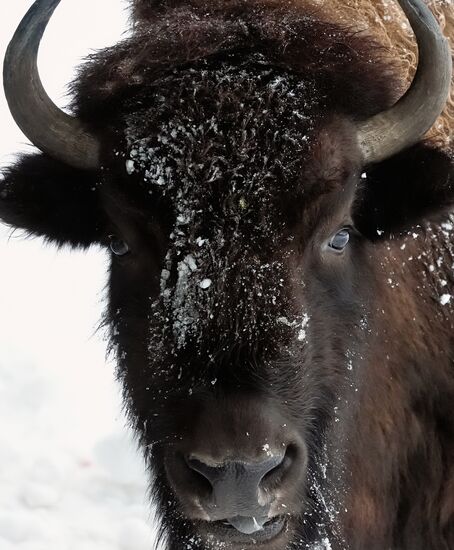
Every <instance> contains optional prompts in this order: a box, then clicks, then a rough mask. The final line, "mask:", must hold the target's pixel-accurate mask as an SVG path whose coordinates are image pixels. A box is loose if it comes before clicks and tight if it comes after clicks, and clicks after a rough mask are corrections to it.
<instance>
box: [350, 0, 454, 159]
mask: <svg viewBox="0 0 454 550" xmlns="http://www.w3.org/2000/svg"><path fill="white" fill-rule="evenodd" d="M399 4H400V6H401V8H402V9H403V11H404V12H405V15H406V16H407V18H408V21H409V22H410V25H411V27H412V29H413V32H414V33H415V36H416V40H417V43H418V50H419V61H418V68H417V71H416V75H415V77H414V79H413V82H412V84H411V86H410V88H409V89H408V91H407V92H406V94H405V95H404V96H403V97H402V98H401V99H400V100H399V101H398V102H397V103H396V104H395V105H394V106H393V107H391V108H390V109H389V110H387V111H384V112H382V113H378V114H377V115H375V116H373V117H371V118H370V119H368V120H366V121H365V122H362V123H359V124H358V125H357V127H358V139H359V144H360V148H361V150H362V152H363V158H364V162H365V164H371V163H374V162H378V161H380V160H384V159H386V158H388V157H390V156H391V155H394V154H395V153H398V152H399V151H401V150H402V149H405V148H406V147H409V146H411V145H414V144H415V143H417V142H418V141H419V140H420V139H421V138H422V137H423V136H424V134H425V133H426V132H427V131H428V130H430V128H431V127H432V126H433V124H434V122H435V120H436V119H437V117H438V116H439V115H440V113H441V112H442V111H443V108H444V106H445V104H446V101H447V99H448V96H449V91H450V88H451V74H452V59H451V50H450V48H449V44H448V41H447V40H446V39H445V38H444V36H443V34H442V32H441V29H440V27H439V26H438V23H437V21H436V20H435V17H434V16H433V15H432V12H431V11H430V10H429V8H428V7H427V6H426V5H425V4H424V2H423V0H399Z"/></svg>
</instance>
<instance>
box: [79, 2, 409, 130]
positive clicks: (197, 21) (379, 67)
mask: <svg viewBox="0 0 454 550" xmlns="http://www.w3.org/2000/svg"><path fill="white" fill-rule="evenodd" d="M296 4H297V3H295V4H293V3H289V2H275V1H267V0H248V1H243V0H231V1H229V2H227V1H222V2H221V1H216V0H213V1H212V2H206V1H204V2H202V1H193V2H183V3H181V2H170V1H169V2H153V1H146V2H145V1H137V2H136V3H135V5H134V6H135V7H134V14H135V15H134V16H135V22H136V24H135V26H134V27H133V32H132V35H131V37H130V38H128V39H127V40H125V41H124V42H122V43H120V44H118V45H116V46H114V47H113V48H109V49H106V50H104V51H102V52H100V53H98V54H95V55H94V56H92V58H91V60H90V62H89V63H88V64H86V65H85V66H84V68H83V69H82V72H81V74H80V77H79V78H78V80H77V82H76V84H75V85H74V87H73V88H74V92H75V96H76V97H75V102H74V107H75V110H76V111H77V112H78V114H79V115H80V116H81V117H82V118H86V119H87V121H89V122H90V123H91V124H93V121H94V120H95V121H96V123H99V124H100V125H101V127H104V126H105V124H106V123H112V122H113V121H114V120H115V119H114V118H113V117H114V116H115V113H117V112H118V111H119V110H121V109H122V108H123V105H124V101H125V100H127V99H129V98H131V97H134V96H135V95H136V94H138V93H141V92H143V91H144V90H145V89H146V88H147V87H148V86H150V85H152V84H153V82H155V81H156V79H159V78H161V77H162V75H163V74H164V73H167V72H168V71H171V70H174V69H176V68H181V67H184V66H188V65H190V64H196V63H199V62H200V61H201V60H203V59H216V58H217V57H220V58H222V57H224V56H226V55H229V54H233V53H235V54H237V55H238V56H241V55H250V54H251V53H257V54H261V55H263V56H264V58H265V59H266V60H267V61H268V62H269V63H270V64H274V65H275V66H276V67H283V68H286V69H289V70H291V71H293V72H294V73H295V74H299V75H302V76H303V77H304V78H305V79H306V80H307V79H310V78H312V79H313V80H314V81H315V82H316V87H317V89H318V93H319V96H320V97H321V98H323V99H324V102H323V103H322V104H321V107H323V108H324V109H331V110H334V111H336V112H339V113H343V114H347V115H352V116H354V117H356V118H364V117H367V116H370V115H371V114H374V113H376V112H378V111H380V110H382V109H384V108H386V107H387V106H388V105H390V104H391V103H392V102H393V101H394V100H395V98H396V93H397V94H398V93H399V86H398V85H397V86H396V83H395V81H394V79H393V78H392V73H393V68H392V66H390V64H389V61H388V62H387V63H385V62H381V60H380V59H381V50H380V48H379V47H378V45H377V44H376V43H374V42H373V41H371V40H367V39H365V37H364V36H362V35H361V36H360V35H358V34H357V33H354V32H351V31H349V30H346V29H343V28H341V27H339V26H336V25H334V24H332V23H328V22H326V21H324V20H323V16H321V15H320V14H318V13H316V12H313V11H312V12H310V13H307V12H302V11H301V7H299V8H298V6H297V5H296ZM153 92H154V89H152V90H150V93H153Z"/></svg>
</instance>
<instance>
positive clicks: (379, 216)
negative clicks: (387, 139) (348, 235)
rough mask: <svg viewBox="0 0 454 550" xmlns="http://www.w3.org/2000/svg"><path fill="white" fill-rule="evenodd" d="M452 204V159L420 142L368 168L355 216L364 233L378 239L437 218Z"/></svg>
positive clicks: (453, 186)
mask: <svg viewBox="0 0 454 550" xmlns="http://www.w3.org/2000/svg"><path fill="white" fill-rule="evenodd" d="M453 206H454V161H453V159H452V158H450V156H449V155H448V154H447V153H444V152H443V151H441V150H439V149H434V148H431V147H429V146H427V145H424V144H422V143H419V144H417V145H415V146H414V147H411V148H410V149H408V150H407V151H404V152H402V153H400V154H398V155H396V156H394V157H392V158H390V159H388V160H386V161H384V162H382V163H380V164H378V165H377V166H375V167H373V168H372V169H370V171H368V172H367V177H366V179H365V180H364V182H363V185H362V187H361V189H360V190H359V192H358V197H357V200H356V203H355V207H354V213H353V217H354V221H355V225H356V227H357V228H358V229H359V231H361V233H363V235H365V236H366V237H368V238H369V239H371V240H377V239H380V238H386V237H389V236H390V235H393V234H394V235H398V234H400V233H403V232H405V231H407V230H408V229H410V228H411V227H412V226H415V225H417V224H418V223H421V222H424V221H436V219H437V218H440V217H441V216H442V215H444V214H446V213H447V212H448V211H449V210H451V209H452V207H453Z"/></svg>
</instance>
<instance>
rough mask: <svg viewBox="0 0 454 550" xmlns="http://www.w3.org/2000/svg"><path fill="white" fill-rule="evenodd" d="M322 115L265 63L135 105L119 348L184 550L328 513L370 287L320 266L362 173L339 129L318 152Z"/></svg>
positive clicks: (305, 527) (175, 78)
mask: <svg viewBox="0 0 454 550" xmlns="http://www.w3.org/2000/svg"><path fill="white" fill-rule="evenodd" d="M319 100H320V98H317V94H316V90H315V89H314V88H313V85H312V83H311V82H305V81H302V80H301V79H300V78H299V79H296V78H294V77H293V76H292V75H291V74H287V73H285V72H283V71H279V70H276V69H273V68H270V67H269V66H267V65H266V64H264V63H263V62H262V59H261V58H260V56H254V57H253V59H249V60H247V61H243V62H241V63H239V64H237V65H233V64H232V63H231V62H226V63H225V64H221V65H219V63H218V64H217V65H216V67H215V68H212V67H209V64H208V63H207V62H204V64H203V66H202V67H198V68H197V69H194V68H189V69H187V70H179V71H178V72H177V73H173V72H172V73H171V74H169V76H168V77H166V78H163V79H162V80H161V81H159V82H158V83H157V85H156V94H155V96H154V99H153V100H151V101H150V100H149V101H148V103H147V104H145V105H144V106H143V109H142V110H141V111H137V98H136V99H135V105H136V107H135V109H136V110H135V111H134V113H132V114H131V115H128V116H127V117H126V119H125V121H124V126H125V135H126V150H127V153H126V154H125V153H124V151H116V152H115V161H114V166H115V171H114V173H112V172H109V173H108V174H107V177H108V180H109V182H110V183H109V184H108V185H105V188H104V190H103V193H104V200H105V203H106V204H107V209H108V216H109V218H110V219H112V220H114V223H113V224H112V233H113V234H115V235H116V237H117V238H118V239H121V240H122V241H124V242H125V243H127V247H124V248H122V250H125V251H128V250H129V252H127V253H125V254H121V255H119V256H118V257H116V256H114V257H113V259H112V267H111V284H110V304H109V314H108V321H109V323H110V325H111V327H112V345H113V347H114V348H115V350H116V352H117V355H118V362H119V370H118V373H119V377H120V379H121V380H122V383H123V388H124V394H125V398H126V403H127V407H128V412H129V414H130V418H131V421H132V423H133V425H134V426H135V428H136V431H137V434H138V436H139V439H140V443H141V446H142V448H143V449H144V452H145V456H146V458H147V461H148V463H149V465H150V468H151V470H152V471H153V472H154V474H155V481H154V484H153V491H154V494H155V496H156V498H157V500H158V501H159V510H160V511H161V513H162V515H163V519H164V525H165V527H166V529H167V530H171V531H172V533H173V535H172V540H178V541H179V544H180V546H179V547H178V548H179V549H180V548H181V547H183V546H181V545H183V544H185V545H186V546H184V547H185V548H191V549H194V550H195V549H203V548H211V547H217V546H218V545H219V544H221V545H222V544H223V545H224V546H225V547H226V548H230V547H231V548H239V547H242V546H244V544H249V543H254V542H255V543H256V544H259V545H261V546H262V547H263V548H266V549H269V550H272V549H276V550H277V549H278V548H279V549H282V548H284V546H285V545H286V544H287V542H290V541H295V540H299V541H306V542H307V541H310V540H311V533H312V530H313V528H314V526H315V525H317V531H318V533H320V531H321V528H320V525H322V524H324V520H325V519H326V518H327V515H329V514H333V513H334V512H333V509H334V506H335V505H334V504H333V503H332V502H331V501H330V503H329V504H328V501H329V498H328V496H327V495H326V494H325V493H324V492H323V487H324V484H325V480H326V477H327V476H328V474H327V471H329V470H330V467H329V466H328V464H327V458H326V457H327V453H328V446H327V445H326V441H325V434H326V430H327V427H328V425H329V423H330V422H331V420H332V418H333V417H334V415H335V414H342V412H340V409H341V408H342V407H341V406H339V405H336V403H337V399H338V396H339V395H340V394H341V393H342V392H343V391H344V389H345V388H347V390H345V391H353V390H351V388H350V389H348V388H349V387H350V386H351V385H350V386H349V384H346V383H345V382H346V380H349V379H350V378H351V377H352V376H353V374H354V373H353V371H352V369H351V368H350V367H349V365H350V366H351V365H352V364H353V363H354V361H355V360H356V358H357V356H358V353H357V347H358V346H359V341H358V342H357V343H355V341H353V342H352V341H351V340H350V341H349V343H348V346H347V345H346V344H345V342H346V341H347V339H346V335H347V334H348V335H349V336H351V335H352V334H353V332H354V330H355V327H357V326H359V324H360V320H361V316H362V315H363V313H364V312H363V311H362V307H359V306H356V305H355V304H356V300H355V299H354V295H353V288H355V292H358V291H360V288H361V285H360V273H359V272H353V271H352V270H351V269H350V268H349V267H348V265H347V266H346V267H345V268H341V266H340V262H341V260H339V259H338V258H336V259H330V260H329V262H328V263H326V261H325V260H324V259H323V258H322V255H323V254H326V251H325V248H326V244H325V243H326V242H328V241H329V239H330V237H331V236H332V234H335V233H336V231H337V230H338V229H339V226H341V225H342V223H344V220H345V218H346V217H347V216H348V215H349V208H350V204H351V201H352V198H353V195H354V190H355V183H354V182H355V179H354V176H355V172H354V169H353V168H352V166H353V167H354V166H355V164H354V162H352V161H351V159H349V158H347V160H345V159H344V152H343V149H342V147H343V145H342V144H343V141H344V140H345V141H346V142H347V145H348V146H345V149H346V150H347V151H349V150H350V149H349V148H350V143H349V142H348V138H346V137H345V134H346V132H345V129H344V128H343V126H342V124H341V125H340V126H339V134H340V135H339V136H338V137H337V138H333V140H334V141H335V140H336V139H337V140H338V142H339V148H338V151H337V153H336V154H335V155H333V154H331V151H330V148H331V147H332V144H331V143H328V144H326V147H328V151H326V152H325V151H323V152H322V153H320V150H322V149H323V147H324V145H323V140H324V139H326V136H325V134H324V133H323V131H322V130H320V129H319V128H317V125H318V122H317V120H316V117H315V116H314V115H313V110H314V109H315V108H316V106H317V102H318V101H319ZM334 124H337V123H336V122H335V123H334ZM347 133H348V132H347ZM314 136H318V137H314ZM320 136H321V137H320ZM323 136H325V137H323ZM327 153H329V154H327ZM308 158H314V159H315V160H314V162H315V168H314V166H311V168H310V170H308V169H307V167H306V164H307V159H308ZM326 159H327V160H326ZM318 165H320V166H319V167H317V166H318ZM113 175H114V176H115V181H116V183H115V185H113V184H112V178H113ZM106 181H107V179H106ZM353 246H354V245H353ZM349 259H350V252H348V253H347V254H346V256H345V257H344V259H343V260H342V261H344V262H347V264H348V262H349ZM336 407H337V408H336ZM341 458H342V457H341V456H338V457H337V458H336V460H338V461H339V460H341ZM336 468H337V467H336ZM336 468H334V469H336ZM336 472H337V470H336ZM337 473H338V472H337ZM337 473H336V475H337ZM321 495H322V497H323V498H320V496H321ZM336 498H337V497H336ZM334 500H335V499H334ZM328 523H329V521H326V524H328ZM301 544H303V542H301ZM175 548H176V547H175Z"/></svg>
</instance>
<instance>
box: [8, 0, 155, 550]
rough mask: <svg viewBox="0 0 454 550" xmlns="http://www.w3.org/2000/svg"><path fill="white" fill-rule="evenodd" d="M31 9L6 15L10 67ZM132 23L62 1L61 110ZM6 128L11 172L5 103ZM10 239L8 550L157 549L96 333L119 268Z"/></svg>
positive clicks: (56, 68) (105, 5) (13, 142)
mask: <svg viewBox="0 0 454 550" xmlns="http://www.w3.org/2000/svg"><path fill="white" fill-rule="evenodd" d="M31 3H32V2H31V0H14V2H9V3H8V11H7V13H2V18H1V20H0V55H1V57H3V52H4V48H5V46H6V41H7V38H8V37H9V36H10V35H11V33H12V31H13V29H14V26H15V24H16V23H17V22H18V20H19V18H20V17H21V15H22V14H24V13H25V11H26V9H27V8H28V7H29V6H30V5H31ZM3 11H5V10H3ZM106 12H107V13H109V17H108V18H105V17H103V14H104V13H106ZM87 13H89V14H90V17H87V15H86V14H87ZM82 20H83V21H84V23H83V25H82V23H78V22H80V21H82ZM100 21H103V22H104V24H103V25H100V24H99V22H100ZM124 25H125V16H124V13H122V4H121V3H120V2H113V1H112V0H95V1H94V2H92V1H90V0H78V1H77V2H76V3H74V2H70V1H69V0H62V4H61V6H60V7H59V8H58V10H57V12H56V15H55V20H53V21H52V23H51V26H50V28H49V32H48V33H47V34H46V40H45V42H44V44H43V48H42V52H41V56H40V60H41V62H40V63H41V65H40V66H41V70H42V73H43V80H44V82H45V85H46V87H47V88H48V89H49V90H50V93H51V95H52V96H53V98H54V100H55V101H57V102H58V103H59V104H60V105H62V104H64V101H63V102H62V99H61V97H62V86H63V84H64V83H65V82H66V81H68V80H69V79H70V78H71V75H72V70H73V69H72V67H73V65H74V64H75V63H76V62H77V59H78V58H79V57H80V56H81V55H84V54H85V53H87V52H88V51H89V49H90V48H92V47H93V48H98V47H102V46H104V45H108V44H110V43H112V42H115V41H116V40H117V38H118V37H119V36H120V34H121V32H122V30H123V29H124ZM81 28H83V37H82V36H80V35H81V31H80V29H81ZM63 39H64V42H65V47H64V48H62V47H61V43H62V40H63ZM0 120H1V128H2V131H1V134H0V166H2V165H5V164H6V163H7V161H8V160H9V159H10V158H11V157H10V156H8V153H11V152H14V151H18V150H19V149H22V150H23V149H24V148H27V147H26V146H24V143H26V139H25V138H24V137H23V136H22V135H21V134H20V132H19V130H18V129H17V128H16V127H15V126H14V124H13V122H12V120H11V118H10V117H9V115H8V112H7V109H6V104H5V101H4V99H3V97H1V98H0ZM10 233H11V232H10V231H9V230H8V229H7V228H5V227H4V226H0V550H12V549H14V550H16V549H17V550H149V549H150V548H152V540H153V538H154V535H153V525H154V523H155V522H154V521H153V518H152V515H151V512H150V511H149V508H148V506H147V504H146V484H147V482H146V477H145V474H144V471H143V464H142V462H141V459H140V457H139V455H138V453H137V452H136V451H135V445H134V442H133V441H132V440H131V436H130V434H128V432H127V430H126V428H125V422H124V418H123V416H122V414H121V404H120V399H119V392H118V388H117V386H116V384H115V382H114V376H113V370H114V367H113V365H112V364H109V363H108V362H106V360H105V343H104V342H103V339H102V334H99V333H95V331H96V327H97V323H98V320H99V318H100V316H101V311H102V296H103V288H104V285H105V271H106V262H107V258H106V257H105V255H104V253H103V252H102V251H100V250H93V251H91V252H89V253H87V254H82V253H71V252H69V251H65V252H58V253H57V252H56V251H55V250H54V249H52V248H51V247H47V248H45V247H43V244H42V242H41V241H40V240H39V239H34V240H24V239H23V238H22V237H21V236H20V235H18V234H14V235H13V236H12V237H10ZM9 237H10V238H9Z"/></svg>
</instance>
